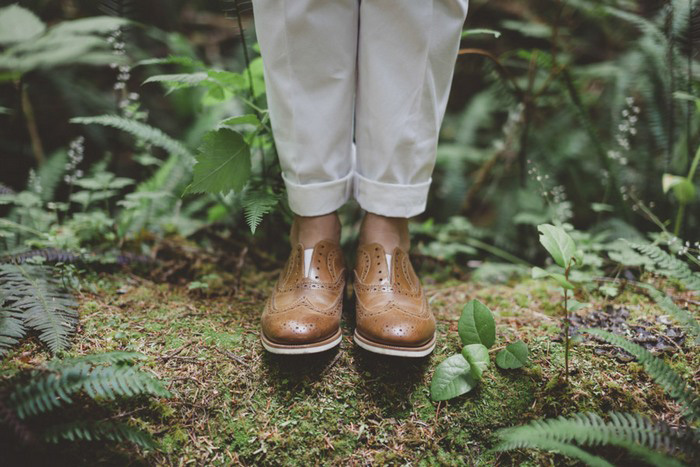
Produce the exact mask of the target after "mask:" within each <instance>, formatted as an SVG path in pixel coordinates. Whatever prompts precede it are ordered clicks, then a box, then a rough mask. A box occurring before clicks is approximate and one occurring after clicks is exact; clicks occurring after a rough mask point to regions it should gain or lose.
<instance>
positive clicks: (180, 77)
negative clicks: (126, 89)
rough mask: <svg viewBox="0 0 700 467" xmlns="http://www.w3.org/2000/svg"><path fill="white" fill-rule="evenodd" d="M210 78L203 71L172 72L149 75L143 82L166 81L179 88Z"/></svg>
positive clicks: (194, 84) (195, 84)
mask: <svg viewBox="0 0 700 467" xmlns="http://www.w3.org/2000/svg"><path fill="white" fill-rule="evenodd" d="M208 79H209V75H208V74H207V73H205V72H203V71H196V72H194V73H170V74H166V75H153V76H149V77H148V78H147V79H146V80H145V81H144V82H143V83H142V84H148V83H165V84H167V85H170V86H174V87H177V88H183V87H190V86H197V85H198V84H199V83H201V82H202V81H206V80H208Z"/></svg>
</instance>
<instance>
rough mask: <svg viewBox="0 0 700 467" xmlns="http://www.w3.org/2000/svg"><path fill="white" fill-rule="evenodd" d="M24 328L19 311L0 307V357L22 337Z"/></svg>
mask: <svg viewBox="0 0 700 467" xmlns="http://www.w3.org/2000/svg"><path fill="white" fill-rule="evenodd" d="M24 334H25V329H24V326H23V325H22V317H21V315H20V314H19V313H14V312H12V311H9V310H2V309H0V357H3V356H5V355H6V354H7V352H8V350H9V348H10V347H12V346H14V345H16V344H17V343H18V342H19V339H21V338H22V337H24Z"/></svg>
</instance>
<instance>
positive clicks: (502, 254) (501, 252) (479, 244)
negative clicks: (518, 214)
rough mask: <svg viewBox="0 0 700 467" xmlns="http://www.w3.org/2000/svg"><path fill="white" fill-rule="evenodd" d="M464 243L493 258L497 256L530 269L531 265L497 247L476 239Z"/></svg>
mask: <svg viewBox="0 0 700 467" xmlns="http://www.w3.org/2000/svg"><path fill="white" fill-rule="evenodd" d="M464 243H466V244H468V245H471V246H473V247H476V248H481V249H482V250H484V251H487V252H489V253H491V254H492V255H494V256H498V257H501V258H503V259H505V260H507V261H510V262H511V263H513V264H520V265H522V266H527V267H532V264H530V263H528V262H527V261H525V260H522V259H520V258H518V257H517V256H514V255H511V254H510V253H508V252H507V251H505V250H502V249H500V248H498V247H495V246H493V245H489V244H488V243H485V242H482V241H481V240H477V239H476V238H467V239H465V240H464Z"/></svg>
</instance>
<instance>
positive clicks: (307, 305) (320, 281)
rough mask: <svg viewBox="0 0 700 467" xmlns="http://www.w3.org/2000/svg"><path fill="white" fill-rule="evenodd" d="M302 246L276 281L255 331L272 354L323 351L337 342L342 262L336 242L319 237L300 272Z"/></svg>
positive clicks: (343, 275)
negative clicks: (258, 326)
mask: <svg viewBox="0 0 700 467" xmlns="http://www.w3.org/2000/svg"><path fill="white" fill-rule="evenodd" d="M305 269H306V267H305V261H304V247H303V246H302V245H301V244H298V245H297V246H296V247H295V248H294V249H293V250H292V253H291V255H290V256H289V259H288V260H287V264H286V266H285V268H284V270H283V271H282V274H281V275H280V278H279V279H278V280H277V283H276V284H275V288H274V290H273V291H272V294H271V295H270V297H269V299H268V300H267V302H266V303H265V310H264V311H263V314H262V319H261V324H262V330H261V333H260V337H261V339H262V344H263V347H265V349H267V350H269V351H270V352H272V353H276V354H308V353H316V352H323V351H324V350H328V349H330V348H332V347H335V346H336V345H338V344H340V341H341V338H342V335H341V332H340V315H341V312H342V307H343V293H344V291H345V266H344V263H343V254H342V251H341V249H340V246H339V245H337V244H335V243H332V242H330V241H325V240H324V241H320V242H318V243H317V244H316V245H315V246H314V248H313V252H312V253H311V264H310V266H309V268H308V274H305Z"/></svg>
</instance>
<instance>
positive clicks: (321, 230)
mask: <svg viewBox="0 0 700 467" xmlns="http://www.w3.org/2000/svg"><path fill="white" fill-rule="evenodd" d="M321 240H329V241H332V242H334V243H340V219H339V218H338V214H337V213H335V212H332V213H330V214H324V215H322V216H313V217H306V216H295V217H294V222H293V223H292V229H291V231H290V233H289V241H290V243H291V244H292V247H295V246H296V245H297V244H299V243H301V244H302V245H303V246H304V248H313V246H314V245H315V244H317V243H318V242H320V241H321Z"/></svg>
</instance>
